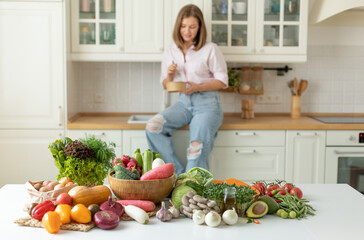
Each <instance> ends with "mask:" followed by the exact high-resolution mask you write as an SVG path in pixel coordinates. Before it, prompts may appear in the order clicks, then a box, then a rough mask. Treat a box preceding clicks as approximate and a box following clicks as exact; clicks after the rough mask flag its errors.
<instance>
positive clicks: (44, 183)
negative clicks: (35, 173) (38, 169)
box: [42, 180, 51, 186]
mask: <svg viewBox="0 0 364 240" xmlns="http://www.w3.org/2000/svg"><path fill="white" fill-rule="evenodd" d="M50 182H51V181H48V180H45V181H43V184H42V185H43V186H47V185H48V184H49V183H50Z"/></svg>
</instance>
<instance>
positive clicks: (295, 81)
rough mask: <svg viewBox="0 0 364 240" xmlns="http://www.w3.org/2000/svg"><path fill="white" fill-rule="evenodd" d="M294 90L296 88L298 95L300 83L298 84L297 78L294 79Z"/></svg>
mask: <svg viewBox="0 0 364 240" xmlns="http://www.w3.org/2000/svg"><path fill="white" fill-rule="evenodd" d="M293 88H294V92H295V93H296V94H295V95H297V91H298V82H297V78H294V79H293Z"/></svg>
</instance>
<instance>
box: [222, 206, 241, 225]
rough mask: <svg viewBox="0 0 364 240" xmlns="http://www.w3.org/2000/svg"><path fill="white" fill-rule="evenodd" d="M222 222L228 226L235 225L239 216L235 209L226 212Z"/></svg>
mask: <svg viewBox="0 0 364 240" xmlns="http://www.w3.org/2000/svg"><path fill="white" fill-rule="evenodd" d="M222 220H223V221H224V223H226V224H228V225H234V224H236V223H237V222H238V214H237V213H236V212H235V209H233V210H231V209H229V210H226V211H225V212H224V214H223V215H222Z"/></svg>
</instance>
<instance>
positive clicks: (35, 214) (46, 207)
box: [32, 200, 56, 221]
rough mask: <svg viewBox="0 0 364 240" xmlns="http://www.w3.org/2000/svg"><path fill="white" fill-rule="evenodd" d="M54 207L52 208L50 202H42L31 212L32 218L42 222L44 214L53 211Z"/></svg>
mask: <svg viewBox="0 0 364 240" xmlns="http://www.w3.org/2000/svg"><path fill="white" fill-rule="evenodd" d="M55 209H56V206H54V204H53V202H52V201H48V200H46V201H43V202H41V203H39V204H38V205H37V206H36V207H35V208H33V210H32V218H34V219H37V220H39V221H42V218H43V216H44V214H46V213H47V212H49V211H54V210H55Z"/></svg>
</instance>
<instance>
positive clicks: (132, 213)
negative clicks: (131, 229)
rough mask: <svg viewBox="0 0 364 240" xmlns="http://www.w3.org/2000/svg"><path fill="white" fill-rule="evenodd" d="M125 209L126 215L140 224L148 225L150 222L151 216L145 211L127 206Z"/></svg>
mask: <svg viewBox="0 0 364 240" xmlns="http://www.w3.org/2000/svg"><path fill="white" fill-rule="evenodd" d="M124 209H125V213H126V214H128V216H129V217H131V218H132V219H134V220H135V221H137V222H138V223H141V224H147V223H148V222H149V216H148V214H147V213H146V212H145V211H144V210H143V209H141V208H138V207H135V206H133V205H129V206H125V207H124Z"/></svg>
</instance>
